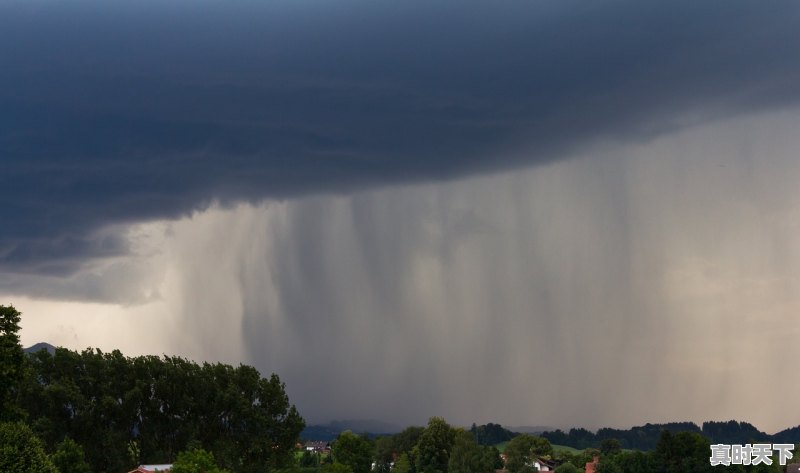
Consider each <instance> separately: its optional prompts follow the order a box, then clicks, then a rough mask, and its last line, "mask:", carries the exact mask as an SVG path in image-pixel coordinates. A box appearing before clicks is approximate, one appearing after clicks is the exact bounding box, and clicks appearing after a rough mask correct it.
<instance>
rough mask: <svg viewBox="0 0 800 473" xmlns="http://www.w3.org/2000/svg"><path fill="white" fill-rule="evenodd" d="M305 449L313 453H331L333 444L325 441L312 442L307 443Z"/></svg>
mask: <svg viewBox="0 0 800 473" xmlns="http://www.w3.org/2000/svg"><path fill="white" fill-rule="evenodd" d="M305 449H306V451H307V452H311V453H322V454H328V453H331V444H330V443H328V442H323V441H315V440H310V441H308V442H306V445H305Z"/></svg>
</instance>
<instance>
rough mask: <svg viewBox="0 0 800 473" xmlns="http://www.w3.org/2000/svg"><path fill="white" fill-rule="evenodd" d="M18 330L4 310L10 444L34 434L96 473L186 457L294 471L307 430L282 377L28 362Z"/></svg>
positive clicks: (74, 358)
mask: <svg viewBox="0 0 800 473" xmlns="http://www.w3.org/2000/svg"><path fill="white" fill-rule="evenodd" d="M18 330H19V312H17V311H16V309H14V308H13V307H6V306H0V355H2V358H0V360H2V361H1V363H2V366H0V381H2V384H0V420H2V421H12V422H14V421H16V422H17V423H6V424H3V426H4V427H3V428H4V429H6V430H7V431H8V432H6V434H7V435H11V437H13V438H17V439H19V438H23V437H25V438H27V437H26V436H27V435H29V434H31V435H34V437H35V438H36V439H37V440H35V441H34V442H33V443H34V444H36V445H40V446H41V449H42V450H43V451H45V452H47V453H48V454H50V455H51V456H52V455H54V454H55V453H56V452H59V451H62V454H61V457H62V458H67V457H68V456H69V455H72V456H82V457H84V458H85V460H86V462H87V463H88V465H89V468H90V469H91V471H94V472H115V473H116V472H120V471H128V470H130V469H132V468H131V467H132V466H135V465H138V464H140V463H171V462H173V461H174V460H176V458H177V457H178V454H179V453H180V452H182V451H184V450H187V449H189V450H191V451H193V452H194V454H196V455H199V456H200V458H206V459H207V456H205V457H204V456H203V455H205V454H208V455H210V456H211V457H213V458H214V459H215V460H214V461H215V463H217V464H219V465H221V466H222V467H223V468H226V469H228V470H230V471H231V472H234V473H240V472H241V473H250V472H262V471H266V470H267V469H276V468H281V467H285V466H289V465H292V464H293V462H294V449H295V444H296V442H297V439H298V438H299V434H300V432H301V431H302V429H303V427H304V421H303V419H302V418H301V417H300V415H299V414H298V412H297V410H296V409H295V407H294V406H293V405H291V404H290V403H289V399H288V397H287V395H286V393H285V390H284V385H283V384H282V383H281V382H280V379H279V378H278V377H277V376H276V375H272V376H270V377H269V378H262V377H261V375H260V374H259V372H258V371H257V370H256V369H255V368H253V367H251V366H246V365H240V366H239V367H235V368H234V367H232V366H230V365H225V364H220V363H214V364H210V363H203V364H197V363H195V362H192V361H189V360H186V359H183V358H179V357H167V356H165V357H157V356H141V357H133V358H131V357H125V356H123V355H122V353H120V352H119V351H117V350H115V351H113V352H111V353H103V352H101V351H100V350H91V349H87V350H84V351H83V352H80V353H78V352H75V351H70V350H66V349H63V348H58V349H56V350H55V353H54V354H50V353H48V352H47V351H44V350H42V351H40V352H38V353H35V354H32V355H29V356H22V348H21V347H20V346H19V338H18V336H17V332H18ZM28 426H29V427H28ZM37 442H39V443H37ZM34 447H35V446H34ZM34 449H35V448H34ZM0 461H1V460H0ZM65 461H66V460H65ZM0 471H25V470H20V469H19V468H12V469H8V470H7V469H4V468H2V466H0ZM30 471H39V470H36V469H34V470H30ZM41 471H47V470H46V469H45V470H41ZM60 471H61V472H62V473H66V472H65V471H64V469H63V468H61V469H60Z"/></svg>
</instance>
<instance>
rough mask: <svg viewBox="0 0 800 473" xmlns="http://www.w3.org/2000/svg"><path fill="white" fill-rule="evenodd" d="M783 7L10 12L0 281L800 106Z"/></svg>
mask: <svg viewBox="0 0 800 473" xmlns="http://www.w3.org/2000/svg"><path fill="white" fill-rule="evenodd" d="M798 20H800V5H798V4H797V3H795V2H790V1H783V2H772V3H770V4H768V5H765V4H761V3H756V2H736V1H733V2H732V1H717V2H702V3H698V2H688V1H686V2H670V3H669V4H666V3H662V2H647V1H644V2H642V1H635V2H634V1H630V2H623V1H617V2H603V3H602V4H598V3H596V2H563V1H559V2H503V3H501V4H497V3H490V2H476V1H467V2H463V1H461V2H455V1H447V2H433V3H431V2H415V1H410V2H394V3H386V2H366V1H364V2H359V1H349V2H338V3H337V2H321V1H320V2H317V1H298V2H279V1H275V2H248V1H238V2H217V3H212V2H203V3H197V2H183V1H175V2H170V3H168V4H164V3H163V2H126V3H120V2H89V1H83V2H52V3H51V2H36V3H33V2H17V1H5V2H0V61H1V63H0V186H2V189H3V192H2V194H1V195H0V221H2V222H3V225H2V229H0V264H1V265H2V268H3V270H4V271H7V272H8V271H11V272H35V273H48V274H63V273H66V272H69V271H70V270H72V269H75V268H77V267H78V265H79V264H80V263H81V262H82V261H86V260H87V259H88V258H91V257H102V256H109V255H114V254H123V253H125V252H126V251H127V246H126V244H125V242H124V241H121V240H120V239H119V238H118V237H113V236H109V235H107V234H98V233H97V230H98V229H100V228H102V227H104V226H106V225H109V224H115V223H126V222H133V221H143V220H148V219H155V218H171V217H176V216H179V215H182V214H185V213H187V212H190V211H192V210H194V209H198V208H204V207H206V206H207V205H208V204H209V203H211V202H213V201H221V202H223V203H228V202H235V201H239V200H249V201H257V200H260V199H264V198H272V197H276V198H281V197H289V196H297V195H302V194H308V193H318V192H331V191H333V192H339V191H349V190H353V189H358V188H363V187H369V186H378V185H385V184H389V183H395V182H410V181H415V180H438V179H447V178H451V177H456V176H461V175H467V174H475V173H482V172H490V171H494V170H500V169H507V168H510V167H514V166H522V165H529V164H534V163H537V162H543V161H548V160H554V159H559V158H561V157H564V156H566V155H567V154H569V152H570V151H573V150H575V149H578V148H581V147H584V146H586V145H588V144H590V143H592V142H594V141H596V140H641V139H647V138H649V137H652V136H654V135H657V134H659V133H661V132H663V131H665V130H669V129H672V128H675V127H680V126H685V125H687V124H691V123H693V122H695V121H697V120H705V119H709V118H714V117H717V116H723V115H730V114H735V113H741V112H748V111H754V110H758V109H764V108H770V107H778V106H785V105H789V104H793V103H794V102H795V101H796V99H797V98H798V88H797V86H796V84H797V83H800V56H798V55H797V54H796V49H797V46H798V45H800V29H798V28H797V24H798Z"/></svg>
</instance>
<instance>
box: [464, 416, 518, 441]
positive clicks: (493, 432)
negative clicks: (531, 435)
mask: <svg viewBox="0 0 800 473" xmlns="http://www.w3.org/2000/svg"><path fill="white" fill-rule="evenodd" d="M469 431H470V433H471V434H472V436H473V437H475V441H476V442H478V444H480V445H497V444H498V443H503V442H508V441H509V440H511V439H512V438H514V437H515V436H516V434H515V433H514V432H511V431H510V430H508V429H505V428H503V426H502V425H499V424H492V423H491V422H489V423H488V424H486V425H475V424H472V427H470V429H469Z"/></svg>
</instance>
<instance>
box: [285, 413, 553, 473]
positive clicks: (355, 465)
mask: <svg viewBox="0 0 800 473" xmlns="http://www.w3.org/2000/svg"><path fill="white" fill-rule="evenodd" d="M542 440H543V441H545V442H546V440H544V439H542ZM331 448H332V452H331V458H330V459H327V461H326V460H325V459H321V458H319V457H315V456H314V455H313V454H310V453H308V452H306V453H304V454H303V458H302V459H301V460H300V466H301V467H306V468H307V470H306V471H308V472H311V471H314V470H315V469H312V468H309V467H319V468H320V469H321V471H322V473H371V472H375V473H389V472H390V471H391V472H392V473H492V472H493V471H494V470H496V469H501V468H502V467H503V463H502V460H501V459H500V452H499V451H498V450H497V448H495V447H492V446H486V445H479V444H478V443H477V442H476V441H475V438H474V437H473V435H472V434H471V433H470V432H468V431H466V430H464V429H461V428H455V427H452V426H450V425H449V424H448V423H447V422H446V421H445V420H444V419H442V418H440V417H432V418H431V419H430V420H429V422H428V425H427V426H425V427H407V428H406V429H404V430H403V431H402V432H400V433H398V434H396V435H384V436H380V437H377V438H371V437H370V436H369V435H367V434H363V435H356V434H354V433H352V432H350V431H345V432H342V433H341V434H340V435H339V436H338V437H337V439H336V440H334V442H333V444H332V447H331ZM321 460H322V461H323V463H322V464H320V463H319V462H320V461H321ZM315 462H316V464H315Z"/></svg>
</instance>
